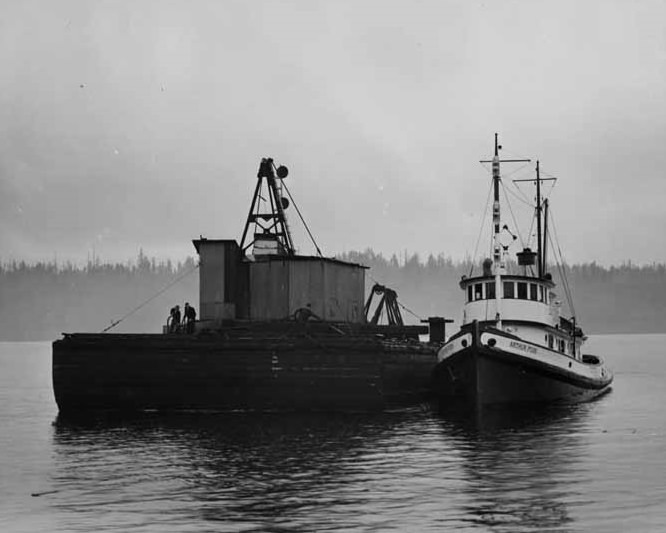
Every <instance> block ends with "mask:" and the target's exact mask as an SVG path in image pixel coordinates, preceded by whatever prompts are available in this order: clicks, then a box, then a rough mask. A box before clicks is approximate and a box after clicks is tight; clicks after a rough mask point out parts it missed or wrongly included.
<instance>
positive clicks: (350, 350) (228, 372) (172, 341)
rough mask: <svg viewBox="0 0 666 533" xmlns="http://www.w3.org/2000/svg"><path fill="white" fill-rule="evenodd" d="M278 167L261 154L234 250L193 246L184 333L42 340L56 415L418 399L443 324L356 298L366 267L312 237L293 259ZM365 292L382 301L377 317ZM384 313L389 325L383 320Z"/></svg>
mask: <svg viewBox="0 0 666 533" xmlns="http://www.w3.org/2000/svg"><path fill="white" fill-rule="evenodd" d="M287 173H288V171H287V169H286V168H285V167H283V166H280V167H276V165H275V164H274V163H273V160H272V159H270V158H266V159H263V160H262V162H261V164H260V166H259V172H258V174H257V184H256V189H255V193H254V196H253V199H252V203H251V206H250V211H249V214H248V218H247V222H246V225H245V229H244V231H243V236H242V239H241V242H240V244H239V243H238V242H237V241H236V240H233V239H207V238H203V237H201V238H199V239H196V240H194V241H193V244H194V247H195V249H196V251H197V254H198V256H199V309H200V316H199V318H198V320H196V322H195V323H194V328H193V329H194V331H193V333H190V334H188V333H186V332H185V331H184V330H183V329H182V328H178V327H176V328H174V327H173V324H171V325H170V326H168V327H166V326H165V328H164V330H163V332H162V333H153V334H114V333H67V334H63V338H61V339H58V340H56V341H55V342H54V343H53V389H54V394H55V400H56V403H57V404H58V408H59V411H60V413H61V414H68V413H78V412H84V411H152V410H156V411H178V410H195V411H229V410H258V411H266V410H269V411H270V410H324V411H325V410H358V411H365V410H376V409H390V408H394V407H405V406H410V405H415V404H418V403H420V402H423V401H424V400H426V398H427V395H428V392H429V387H430V379H431V374H432V370H433V368H434V367H435V365H436V364H437V352H438V349H439V348H440V347H441V346H442V344H443V341H444V336H445V332H444V327H445V324H446V322H447V321H446V320H444V319H442V318H440V317H432V318H430V319H429V320H428V326H425V325H420V324H419V325H405V324H404V322H403V320H402V317H401V315H400V311H399V306H398V305H397V301H396V299H395V292H393V291H391V290H389V289H388V288H385V287H382V286H379V285H375V286H374V287H373V288H372V289H371V290H370V294H369V296H368V297H367V298H366V295H365V273H366V270H367V268H366V267H364V266H363V265H359V264H355V263H350V262H345V261H340V260H337V259H333V258H328V257H324V256H323V255H322V254H321V252H320V250H319V247H318V246H317V245H316V243H315V248H316V250H317V255H312V256H308V255H299V254H298V253H297V252H296V249H295V247H294V244H293V240H292V237H291V232H290V229H289V226H288V224H287V217H286V214H285V211H286V210H287V209H288V208H289V206H290V205H291V204H293V197H292V196H291V194H290V193H289V190H288V189H287V187H286V184H285V183H284V179H285V178H286V176H287ZM294 207H295V204H294ZM296 209H297V208H296ZM299 216H300V211H299ZM301 218H302V217H301ZM306 229H307V226H306ZM308 234H310V231H309V229H308ZM310 235H311V234H310ZM313 242H314V241H313ZM373 296H379V297H380V298H381V299H380V302H379V304H378V305H377V309H376V310H375V312H374V313H373V312H372V311H371V309H370V307H371V303H372V299H373ZM382 309H383V310H384V311H385V312H384V311H383V310H382ZM382 315H385V316H387V317H388V318H389V320H388V323H386V324H382V325H380V319H379V318H380V317H381V316H382ZM428 334H429V340H428V341H422V340H421V338H423V336H424V335H428Z"/></svg>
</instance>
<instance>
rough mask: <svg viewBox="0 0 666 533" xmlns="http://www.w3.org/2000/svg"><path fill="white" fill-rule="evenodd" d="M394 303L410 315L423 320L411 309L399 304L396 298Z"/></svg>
mask: <svg viewBox="0 0 666 533" xmlns="http://www.w3.org/2000/svg"><path fill="white" fill-rule="evenodd" d="M396 303H397V304H398V305H399V306H400V307H402V308H403V309H404V310H405V311H407V312H408V313H410V314H411V315H413V316H414V317H415V318H418V319H419V320H423V319H422V318H421V317H420V316H419V315H417V314H416V313H415V312H414V311H412V310H411V309H408V308H407V307H405V306H404V305H403V304H401V303H400V302H398V300H396Z"/></svg>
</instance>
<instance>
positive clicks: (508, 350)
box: [433, 134, 613, 406]
mask: <svg viewBox="0 0 666 533" xmlns="http://www.w3.org/2000/svg"><path fill="white" fill-rule="evenodd" d="M500 149H501V146H500V145H499V144H498V138H497V134H495V152H494V156H493V158H492V160H489V161H481V163H491V164H492V191H493V206H492V243H491V247H492V250H493V258H492V259H490V258H487V259H485V260H484V261H483V267H482V269H483V271H482V273H481V275H477V276H474V275H473V272H470V276H469V277H467V276H463V277H462V280H461V281H460V288H461V289H462V290H463V291H464V294H465V296H466V302H465V304H464V312H463V320H462V325H461V327H460V331H458V332H457V333H456V334H454V335H453V336H451V337H450V338H449V339H448V340H447V342H446V343H445V344H444V346H442V348H441V349H440V350H439V353H438V355H437V359H438V363H437V366H436V367H435V370H434V371H433V394H434V395H435V396H436V397H437V398H439V400H440V405H443V404H444V405H456V404H464V405H475V406H486V405H494V404H514V403H525V404H535V403H545V402H548V403H560V402H561V403H575V402H582V401H587V400H590V399H592V398H594V397H596V396H599V395H601V394H603V393H605V392H607V391H608V390H610V385H611V382H612V381H613V374H612V372H611V371H610V370H609V369H608V368H607V367H606V365H605V364H604V362H603V360H602V359H601V357H598V356H596V355H589V354H584V353H583V351H582V350H583V343H584V341H585V340H586V336H585V334H584V333H583V330H582V329H581V327H580V325H579V324H578V323H577V321H576V317H575V315H574V316H572V317H571V318H566V317H565V316H562V313H561V303H560V302H559V301H558V300H557V299H556V298H557V297H556V294H555V293H554V292H553V290H554V288H555V283H554V281H553V278H552V275H551V274H550V273H549V272H547V264H546V259H547V255H546V250H547V245H548V238H547V236H548V229H547V222H548V200H547V199H545V200H542V190H541V189H542V183H543V182H544V181H550V180H553V179H554V178H552V177H551V178H542V177H541V176H540V171H539V162H538V161H537V163H536V177H535V178H530V179H525V180H514V181H530V182H533V183H535V184H536V206H535V207H534V217H535V218H536V248H537V249H536V252H535V251H533V250H532V249H531V248H529V247H525V248H523V249H522V250H521V251H519V252H518V253H517V254H516V259H517V261H515V262H510V261H509V257H508V256H509V248H510V246H511V244H513V243H514V242H515V241H516V240H517V237H516V236H515V235H513V234H512V233H511V230H510V229H509V227H508V225H506V224H503V223H502V218H501V209H500V187H501V186H502V178H501V174H500V163H509V162H510V163H517V162H525V163H529V162H530V160H529V159H504V160H502V159H500V157H499V150H500ZM532 227H533V226H532ZM528 244H529V243H528ZM562 272H563V271H562ZM563 286H564V288H565V292H566V294H567V296H569V294H570V291H569V290H568V284H567V283H566V278H564V282H563ZM569 304H570V305H569V307H570V310H572V313H573V303H572V302H571V301H570V302H569Z"/></svg>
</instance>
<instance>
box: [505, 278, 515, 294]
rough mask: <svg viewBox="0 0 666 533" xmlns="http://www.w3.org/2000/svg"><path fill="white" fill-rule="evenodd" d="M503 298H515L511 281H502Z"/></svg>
mask: <svg viewBox="0 0 666 533" xmlns="http://www.w3.org/2000/svg"><path fill="white" fill-rule="evenodd" d="M504 298H515V296H514V295H513V281H505V282H504Z"/></svg>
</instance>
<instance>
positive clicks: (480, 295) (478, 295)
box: [474, 283, 483, 300]
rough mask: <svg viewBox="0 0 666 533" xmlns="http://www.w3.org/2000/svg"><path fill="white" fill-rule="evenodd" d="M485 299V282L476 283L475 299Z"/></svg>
mask: <svg viewBox="0 0 666 533" xmlns="http://www.w3.org/2000/svg"><path fill="white" fill-rule="evenodd" d="M482 299H483V283H475V284H474V300H482Z"/></svg>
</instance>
